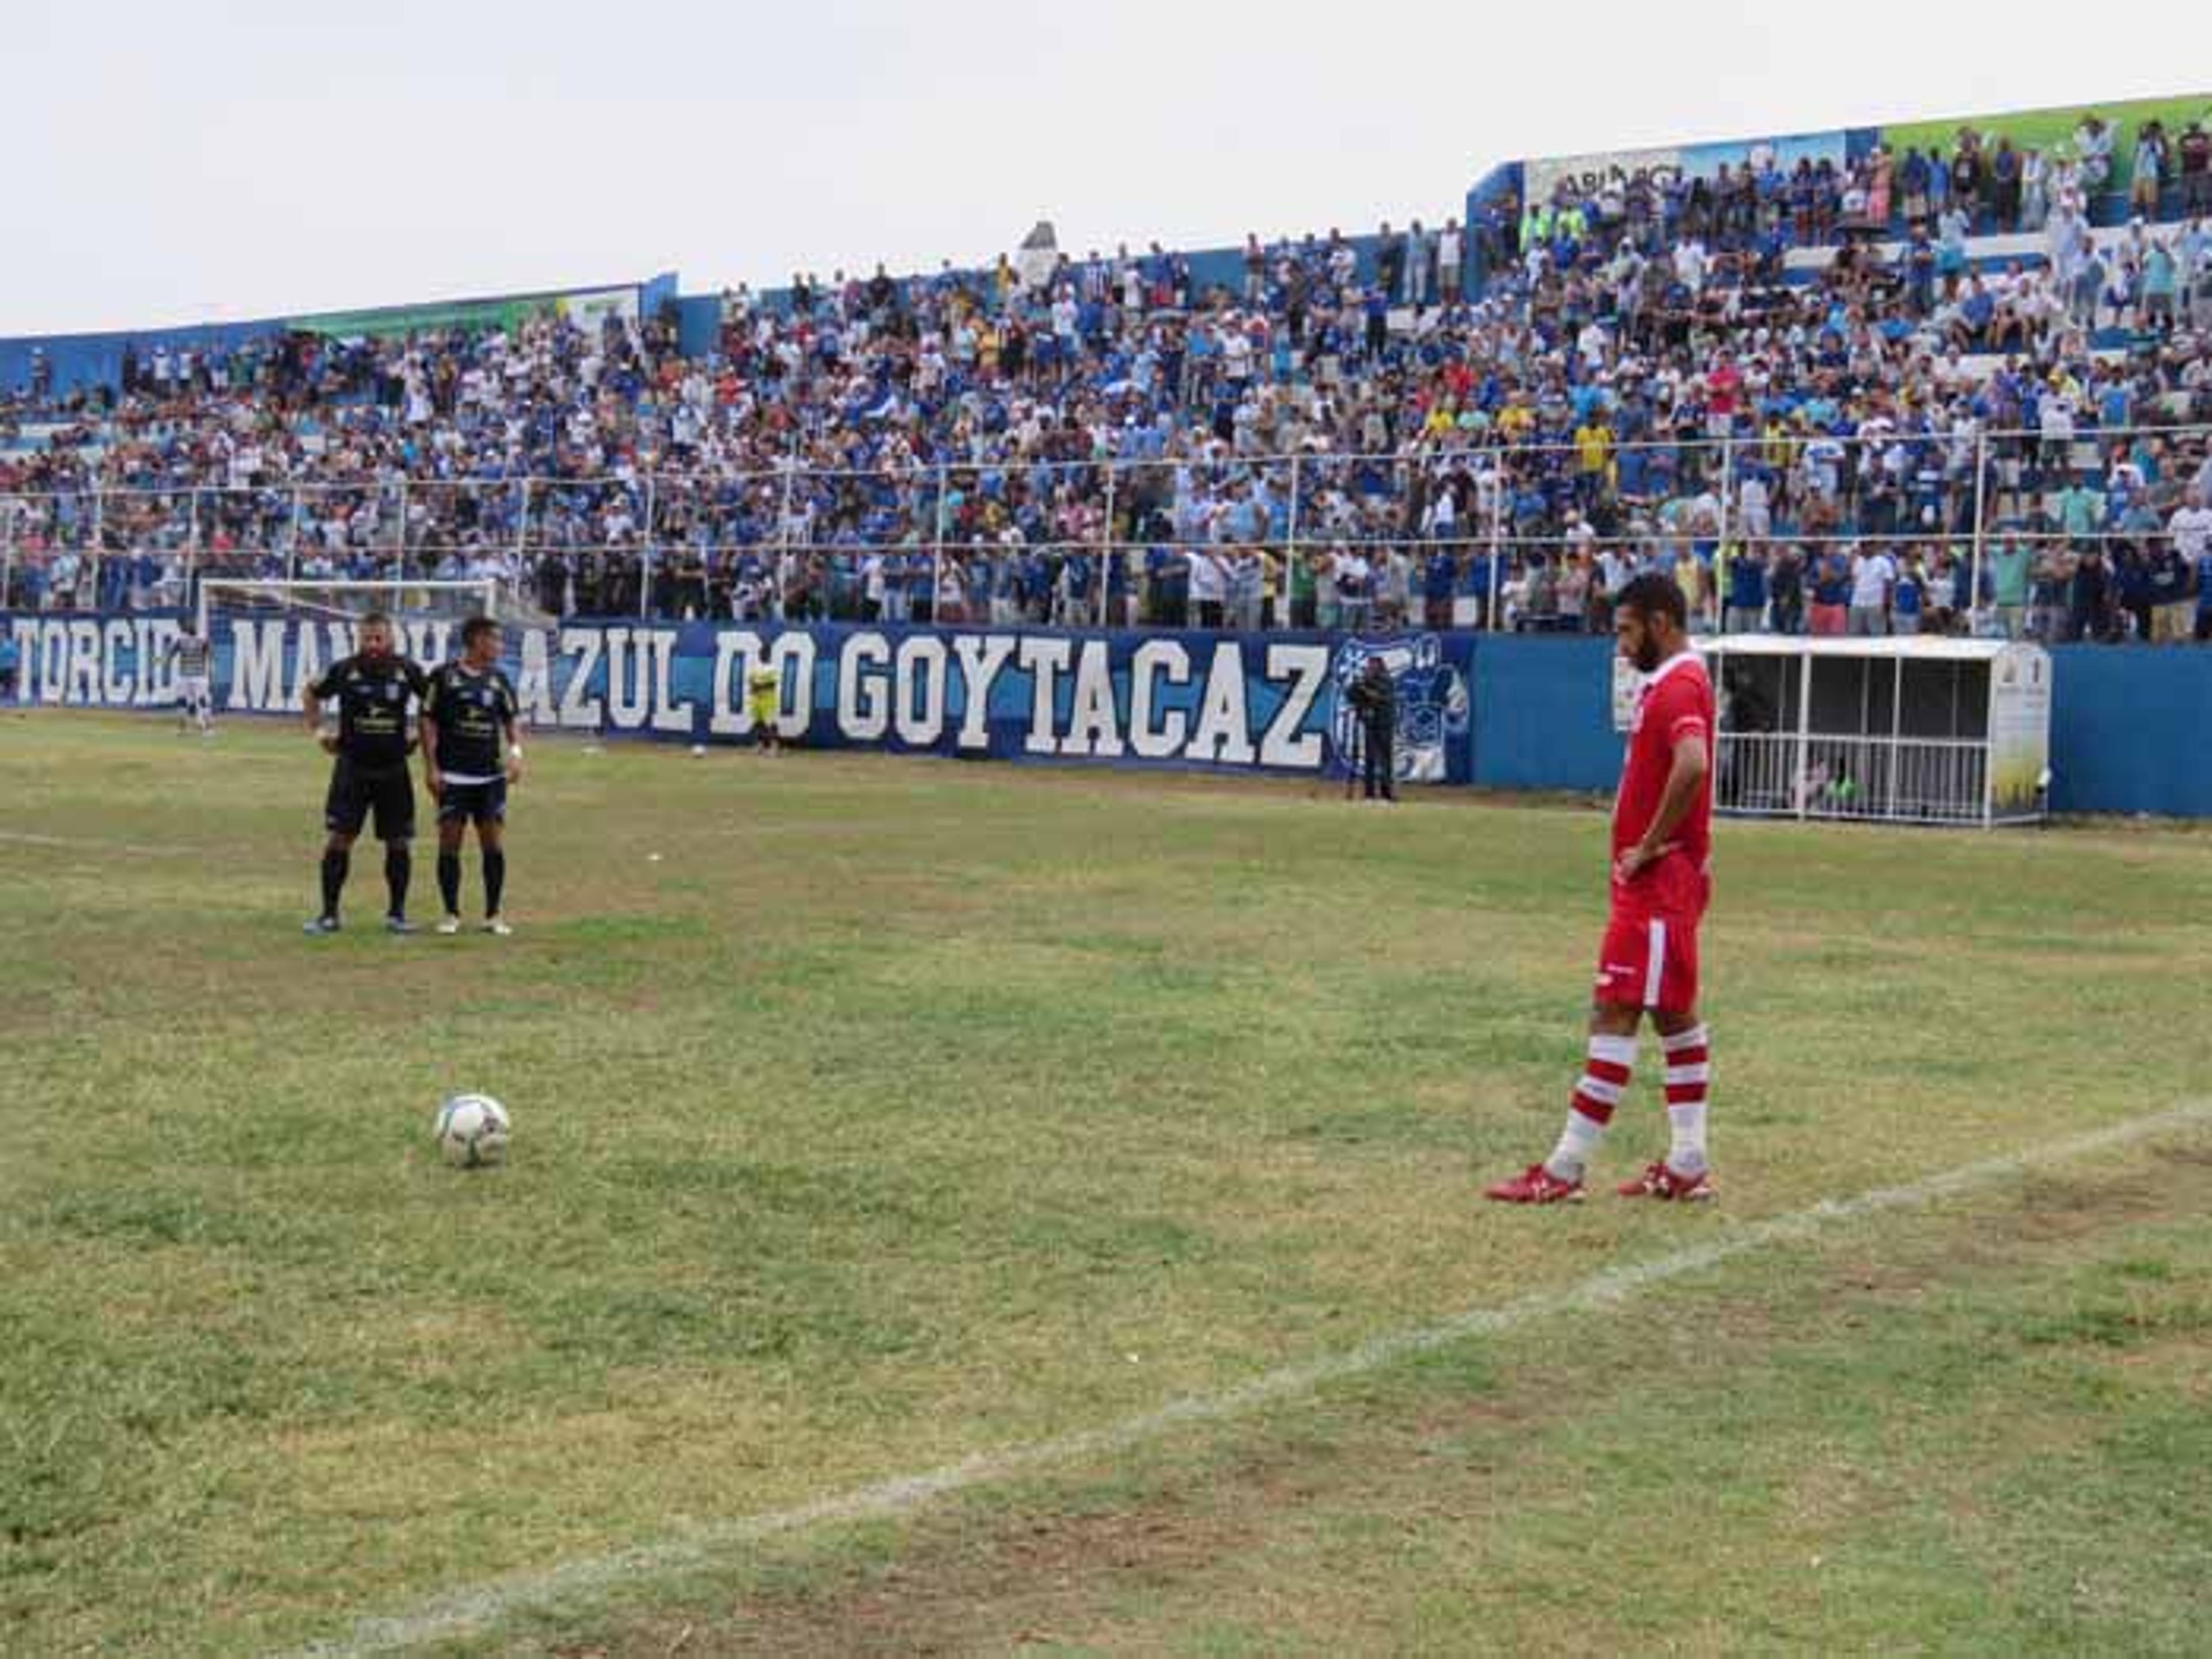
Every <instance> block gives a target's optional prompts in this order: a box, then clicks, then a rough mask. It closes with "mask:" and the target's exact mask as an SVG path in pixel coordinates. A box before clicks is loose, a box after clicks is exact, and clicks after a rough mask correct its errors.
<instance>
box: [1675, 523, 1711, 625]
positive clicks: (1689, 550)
mask: <svg viewBox="0 0 2212 1659" xmlns="http://www.w3.org/2000/svg"><path fill="white" fill-rule="evenodd" d="M1674 586H1677V587H1679V588H1680V589H1681V590H1682V602H1683V608H1684V609H1685V610H1686V611H1687V612H1688V613H1689V620H1690V624H1691V626H1692V628H1694V627H1696V626H1697V624H1698V623H1699V621H1700V620H1701V619H1702V618H1703V617H1704V616H1705V566H1704V564H1702V563H1701V562H1699V558H1698V553H1697V550H1696V549H1695V548H1693V547H1691V546H1689V545H1688V544H1684V545H1683V547H1682V549H1681V550H1680V552H1678V553H1676V554H1675V556H1674Z"/></svg>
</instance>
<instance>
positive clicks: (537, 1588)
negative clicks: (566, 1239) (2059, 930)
mask: <svg viewBox="0 0 2212 1659" xmlns="http://www.w3.org/2000/svg"><path fill="white" fill-rule="evenodd" d="M2208 1121H2212V1100H2200V1101H2193V1102H2191V1103H2186V1104H2184V1105H2180V1106H2177V1107H2175V1108H2173V1109H2171V1110H2169V1111H2164V1112H2159V1113H2155V1114H2154V1115H2150V1116H2148V1117H2139V1118H2134V1119H2130V1121H2127V1122H2124V1123H2121V1124H2118V1125H2115V1126H2114V1127H2111V1128H2108V1129H2100V1130H2097V1131H2095V1132H2093V1133H2088V1134H2082V1135H2076V1136H2074V1137H2072V1138H2071V1139H2066V1140H2058V1141H2052V1142H2050V1143H2048V1144H2047V1145H2045V1146H2037V1147H2031V1148H2029V1149H2028V1150H2027V1151H2025V1152H2013V1153H2008V1154H2006V1155H2005V1156H2003V1157H2000V1158H1984V1159H1983V1160H1981V1161H1980V1162H1978V1163H1974V1164H1960V1166H1959V1167H1958V1168H1956V1169H1952V1170H1943V1171H1942V1172H1941V1173H1939V1174H1936V1175H1932V1176H1925V1177H1923V1179H1921V1180H1918V1181H1915V1182H1910V1183H1908V1184H1907V1185H1905V1186H1902V1187H1881V1188H1875V1189H1874V1190H1873V1191H1871V1192H1865V1193H1861V1194H1858V1195H1857V1196H1856V1197H1853V1198H1845V1199H1833V1200H1824V1201H1823V1202H1821V1203H1819V1204H1815V1205H1814V1206H1812V1207H1811V1208H1809V1209H1804V1210H1799V1211H1796V1212H1794V1213H1792V1214H1790V1215H1784V1216H1778V1217H1775V1218H1772V1219H1770V1220H1766V1221H1755V1222H1750V1223H1747V1224H1746V1225H1743V1226H1741V1227H1739V1228H1735V1229H1734V1230H1732V1231H1729V1233H1728V1234H1727V1235H1726V1236H1725V1237H1719V1238H1715V1239H1711V1240H1709V1241H1707V1242H1705V1243H1699V1244H1692V1245H1690V1246H1688V1247H1687V1248H1686V1249H1680V1250H1675V1251H1672V1252H1670V1253H1668V1255H1662V1256H1656V1257H1653V1258H1651V1259H1650V1260H1649V1261H1634V1262H1630V1263H1628V1264H1627V1265H1626V1266H1624V1267H1608V1268H1607V1269H1605V1270H1604V1271H1603V1272H1601V1273H1593V1274H1591V1275H1590V1276H1589V1278H1588V1279H1583V1280H1581V1281H1580V1282H1579V1283H1577V1284H1574V1285H1569V1286H1567V1287H1566V1288H1565V1289H1564V1290H1557V1291H1538V1292H1535V1293H1534V1294H1532V1295H1528V1296H1525V1297H1517V1298H1516V1299H1515V1300H1513V1301H1510V1302H1506V1303H1503V1304H1498V1305H1497V1306H1495V1307H1488V1308H1471V1309H1468V1310H1467V1311H1466V1312H1464V1313H1461V1314H1457V1315H1455V1316H1452V1317H1451V1318H1449V1319H1445V1320H1443V1321H1440V1322H1437V1323H1435V1324H1430V1325H1419V1326H1413V1327H1411V1328H1407V1329H1405V1330H1401V1331H1395V1332H1392V1333H1389V1334H1386V1335H1383V1336H1378V1337H1376V1338H1375V1339H1374V1340H1372V1341H1370V1342H1366V1343H1364V1344H1362V1345H1361V1346H1358V1347H1357V1348H1353V1349H1352V1350H1350V1351H1349V1352H1344V1353H1340V1354H1334V1355H1330V1356H1327V1357H1324V1358H1319V1359H1312V1360H1307V1361H1305V1362H1304V1363H1302V1364H1296V1365H1286V1366H1284V1367H1282V1368H1281V1369H1279V1370H1272V1371H1269V1372H1267V1373H1266V1374H1265V1375H1263V1376H1257V1377H1255V1378H1254V1379H1253V1380H1252V1381H1251V1382H1249V1383H1242V1384H1240V1385H1238V1386H1237V1387H1236V1388H1233V1389H1225V1390H1224V1391H1222V1392H1221V1393H1219V1394H1212V1395H1193V1396H1190V1397H1188V1398H1185V1399H1182V1400H1177V1401H1172V1402H1170V1404H1168V1405H1165V1406H1162V1407H1157V1408H1155V1409H1154V1410H1152V1411H1147V1412H1141V1413H1138V1414H1137V1415H1135V1416H1133V1417H1127V1418H1124V1419H1121V1421H1119V1422H1117V1423H1111V1424H1109V1425H1105V1426H1104V1427H1102V1428H1097V1429H1086V1430H1083V1431H1079V1432H1077V1433H1074V1434H1069V1435H1063V1436H1060V1437H1058V1438H1056V1439H1052V1440H1041V1441H1037V1442H1035V1443H1031V1444H1029V1445H1024V1446H1012V1447H1007V1448H1004V1449H1000V1450H998V1451H991V1452H982V1453H979V1454H977V1455H975V1456H973V1457H969V1458H963V1459H962V1460H961V1461H960V1462H957V1463H947V1464H945V1465H943V1466H941V1467H939V1468H933V1469H927V1470H922V1471H919V1472H917V1473H915V1474H902V1475H896V1476H893V1477H891V1478H890V1479H889V1480H879V1481H877V1482H875V1483H873V1484H872V1485H869V1486H860V1487H857V1488H855V1489H854V1490H851V1491H848V1492H837V1493H833V1494H831V1495H829V1496H828V1497H824V1498H816V1499H815V1500H813V1501H812V1502H811V1503H806V1504H799V1506H797V1507H796V1508H793V1509H787V1510H770V1511H768V1512H765V1513H763V1514H759V1515H751V1516H743V1517H740V1518H738V1519H737V1520H733V1521H727V1522H720V1523H717V1524H715V1525H713V1526H708V1527H701V1528H696V1529H695V1530H692V1531H690V1532H684V1533H678V1534H674V1535H672V1536H670V1537H668V1538H665V1539H661V1540H659V1541H656V1542H653V1543H650V1544H642V1545H639V1546H636V1547H633V1548H630V1549H626V1550H619V1551H617V1552H615V1553H612V1554H609V1555H601V1556H589V1557H585V1558H582V1559H577V1560H574V1561H568V1562H564V1563H562V1565H558V1566H554V1567H550V1568H547V1569H545V1570H544V1571H534V1572H532V1571H525V1572H519V1573H514V1574H511V1575H509V1576H507V1577H502V1578H496V1579H493V1580H491V1581H489V1583H483V1584H478V1585H475V1586H472V1587H471V1588H469V1589H461V1590H456V1591H453V1592H452V1593H451V1594H448V1595H441V1596H439V1597H437V1598H436V1599H435V1600H433V1601H426V1602H424V1603H422V1605H421V1606H419V1607H416V1608H414V1609H413V1610H412V1611H410V1612H407V1613H399V1614H397V1615H394V1616H392V1617H388V1618H375V1619H366V1620H362V1621H361V1622H360V1623H359V1624H357V1625H356V1626H354V1627H353V1629H352V1630H351V1631H349V1632H347V1633H346V1634H345V1635H343V1636H339V1637H335V1638H329V1639H327V1640H325V1641H321V1642H318V1643H313V1644H309V1645H308V1646H307V1647H304V1648H301V1649H297V1650H294V1653H293V1655H292V1656H290V1659H368V1656H370V1655H374V1654H386V1653H392V1652H397V1651H399V1650H404V1649H407V1648H410V1647H416V1646H419V1645H421V1644H425V1643H428V1642H434V1641H437V1640H439V1639H441V1638H446V1637H450V1636H453V1635H457V1634H462V1633H465V1632H473V1631H479V1630H482V1629H483V1628H485V1627H486V1626H490V1625H493V1624H495V1623H497V1622H498V1621H499V1620H501V1619H502V1618H504V1617H506V1616H507V1615H508V1614H510V1613H517V1612H520V1611H522V1610H524V1609H527V1608H536V1607H545V1606H547V1605H549V1604H552V1603H555V1602H558V1601H562V1600H564V1599H566V1598H568V1597H569V1596H573V1595H586V1594H589V1593H591V1592H594V1591H599V1590H605V1589H611V1588H614V1587H616V1586H618V1585H623V1584H629V1583H635V1582H637V1581H641V1580H648V1579H652V1578H655V1577H664V1576H666V1575H669V1574H671V1573H675V1572H678V1571H684V1570H685V1569H687V1568H690V1567H694V1566H697V1565H700V1564H702V1563H703V1562H705V1561H706V1560H708V1559H709V1558H710V1557H713V1556H715V1555H719V1554H724V1553H728V1552H729V1551H731V1550H732V1549H736V1548H739V1547H743V1546H745V1545H748V1544H754V1543H758V1542H760V1541H763V1540H766V1539H770V1538H775V1537H777V1536H780V1535H783V1534H793V1533H803V1532H805V1531H808V1530H810V1529H811V1528H816V1527H823V1526H835V1525H842V1524H846V1523H849V1522H857V1521H869V1520H878V1519H882V1518H884V1517H887V1516H900V1515H906V1514H909V1513H911V1512H913V1511H915V1510H920V1509H922V1508H925V1507H927V1505H928V1504H932V1503H933V1502H934V1501H936V1500H937V1499H939V1498H945V1497H949V1496H951V1495H952V1494H954V1493H957V1492H966V1491H969V1490H970V1489H971V1488H974V1487H977V1486H989V1485H994V1484H996V1483H999V1482H1001V1481H1005V1480H1011V1479H1012V1478H1014V1477H1016V1476H1019V1475H1024V1474H1030V1473H1031V1472H1033V1471H1036V1470H1039V1469H1043V1468H1048V1467H1051V1466H1054V1465H1057V1464H1062V1463H1073V1462H1080V1461H1083V1460H1085V1459H1090V1458H1095V1457H1097V1456H1100V1455H1104V1454H1108V1453H1112V1452H1119V1451H1124V1450H1127V1449H1130V1448H1132V1447H1134V1446H1138V1445H1141V1444H1143V1443H1146V1442H1148V1441H1152V1440H1157V1439H1158V1438H1160V1437H1162V1436H1164V1435H1166V1434H1169V1433H1171V1432H1172V1431H1176V1430H1177V1429H1182V1428H1185V1427H1188V1426H1190V1425H1196V1424H1206V1423H1215V1422H1219V1421H1221V1420H1222V1419H1226V1418H1233V1417H1238V1416H1242V1415H1243V1414H1244V1413H1249V1412H1251V1411H1254V1410H1255V1409H1257V1408H1258V1407H1262V1406H1268V1405H1273V1404H1276V1403H1278V1402H1279V1401H1287V1400H1294V1399H1298V1398H1301V1397H1303V1396H1304V1395H1310V1394H1312V1393H1313V1392H1315V1391H1316V1389H1321V1388H1323V1387H1325V1386H1327V1385H1328V1384H1329V1383H1338V1382H1342V1381H1344V1380H1346V1379H1347V1378H1351V1377H1356V1376H1364V1375H1366V1374H1368V1373H1369V1372H1371V1371H1376V1370H1382V1369H1383V1368H1384V1367H1386V1366H1389V1365H1393V1364H1397V1363H1398V1362H1400V1361H1401V1360H1404V1359H1407V1358H1411V1357H1412V1356H1413V1355H1416V1354H1422V1353H1426V1352H1430V1351H1431V1350H1433V1349H1437V1348H1442V1347H1447V1346H1450V1345H1452V1344H1455V1343H1458V1342H1463V1341H1466V1340H1468V1339H1469V1338H1471V1337H1479V1336H1494V1335H1498V1334H1500V1333H1503V1332H1505V1331H1510V1330H1512V1329H1515V1328H1517V1327H1520V1326H1522V1325H1528V1324H1533V1323H1534V1322H1537V1321H1539V1320H1545V1319H1551V1318H1555V1317H1557V1316H1560V1315H1563V1314H1575V1313H1584V1312H1593V1311H1595V1312H1605V1311H1609V1310H1613V1309H1615V1308H1618V1307H1620V1305H1621V1304H1624V1303H1626V1302H1628V1301H1630V1300H1632V1298H1634V1297H1636V1296H1637V1295H1638V1293H1639V1292H1640V1291H1646V1290H1649V1289H1650V1288H1651V1287H1652V1286H1653V1285H1663V1284H1666V1283H1667V1282H1668V1281H1669V1280H1671V1279H1682V1278H1686V1277H1687V1276H1688V1275H1690V1274H1692V1273H1699V1272H1701V1271H1703V1270H1704V1269H1705V1268H1707V1267H1716V1266H1717V1265H1719V1264H1720V1263H1722V1262H1724V1261H1732V1260H1734V1259H1735V1258H1736V1257H1738V1256H1745V1255H1754V1254H1756V1253H1758V1252H1760V1251H1763V1250H1767V1249H1773V1248H1774V1247H1775V1246H1777V1245H1783V1244H1790V1243H1797V1242H1799V1241H1801V1240H1804V1239H1809V1238H1813V1237H1817V1236H1818V1235H1820V1234H1821V1233H1823V1232H1825V1231H1828V1230H1830V1229H1832V1228H1834V1227H1837V1226H1839V1225H1844V1224H1845V1223H1849V1222H1852V1221H1856V1220H1857V1219H1859V1218H1862V1217H1865V1216H1870V1215H1877V1214H1880V1213H1882V1212H1886V1211H1891V1210H1905V1209H1914V1208H1917V1207H1918V1206H1922V1205H1924V1204H1928V1203H1929V1202H1931V1201H1933V1200H1937V1199H1942V1198H1948V1197H1951V1196H1953V1195H1954V1194H1960V1193H1965V1192H1970V1191H1972V1190H1974V1189H1976V1188H1983V1187H1990V1186H1994V1185H1996V1184H1997V1183H1999V1182H2003V1181H2006V1180H2008V1179H2009V1178H2011V1177H2012V1176H2017V1175H2020V1174H2021V1173H2022V1172H2023V1171H2025V1170H2029V1169H2032V1168H2034V1167H2035V1166H2037V1165H2039V1164H2059V1163H2064V1162H2067V1161H2069V1160H2071V1159H2075V1158H2083V1157H2086V1156H2087V1155H2088V1154H2090V1153H2093V1152H2109V1151H2112V1149H2114V1148H2116V1147H2120V1146H2131V1145H2133V1144H2135V1143H2136V1142H2137V1141H2142V1140H2147V1139H2150V1138H2151V1137H2152V1136H2154V1135H2160V1134H2164V1133H2168V1132H2170V1131H2172V1130H2177V1129H2184V1128H2188V1127H2193V1126H2196V1125H2199V1124H2203V1123H2206V1122H2208Z"/></svg>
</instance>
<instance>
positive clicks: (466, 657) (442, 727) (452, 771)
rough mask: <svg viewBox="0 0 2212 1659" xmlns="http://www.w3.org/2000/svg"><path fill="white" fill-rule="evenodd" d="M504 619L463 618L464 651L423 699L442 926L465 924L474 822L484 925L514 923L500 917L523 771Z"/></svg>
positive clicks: (496, 929)
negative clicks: (466, 852) (467, 847)
mask: <svg viewBox="0 0 2212 1659" xmlns="http://www.w3.org/2000/svg"><path fill="white" fill-rule="evenodd" d="M499 650H500V637H499V624H498V623H495V622H494V621H493V620H492V619H491V618H490V617H470V618H469V619H468V621H466V622H465V623H462V624H461V658H460V660H459V662H449V663H447V665H445V666H444V667H443V668H441V669H440V670H438V671H437V672H436V673H435V674H433V675H431V676H430V695H429V696H428V697H426V698H425V699H423V702H422V781H423V783H424V784H425V785H426V786H427V787H428V789H429V791H430V798H431V799H433V800H435V801H436V802H437V803H438V891H439V893H440V894H441V896H443V897H444V899H445V901H446V915H445V918H444V920H443V921H440V922H439V924H438V931H439V932H440V933H447V934H451V933H459V932H460V931H461V842H462V841H463V839H464V838H465V836H467V834H468V828H469V825H471V823H473V824H475V825H476V827H477V850H478V851H479V852H481V853H482V854H483V885H484V923H483V925H484V932H486V933H496V934H498V935H500V936H501V938H504V937H506V935H507V933H509V932H511V931H512V930H511V929H510V928H509V927H507V923H506V922H505V921H502V920H501V916H500V911H499V907H500V900H501V896H502V895H503V894H504V892H505V890H506V887H507V838H506V833H505V832H506V828H507V786H508V785H509V784H511V783H518V782H520V781H521V778H522V745H521V744H519V743H517V742H516V741H515V738H514V715H515V709H516V707H517V705H516V702H515V696H514V687H513V685H512V684H509V682H508V680H507V676H506V675H505V674H503V673H501V671H500V667H499Z"/></svg>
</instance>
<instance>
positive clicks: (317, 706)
mask: <svg viewBox="0 0 2212 1659" xmlns="http://www.w3.org/2000/svg"><path fill="white" fill-rule="evenodd" d="M330 684H331V677H330V676H329V675H327V674H325V676H324V677H323V678H321V679H319V680H313V681H310V682H309V683H308V684H307V685H306V686H304V687H302V688H301V691H300V712H301V714H304V715H306V716H307V735H308V736H309V737H311V738H313V739H314V740H315V741H316V742H317V743H319V744H321V745H322V747H323V751H324V753H325V754H330V755H335V754H337V752H338V740H337V738H334V737H332V736H331V735H330V734H329V733H328V732H325V731H324V730H323V698H324V696H325V694H326V693H327V692H328V691H329V690H330Z"/></svg>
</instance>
